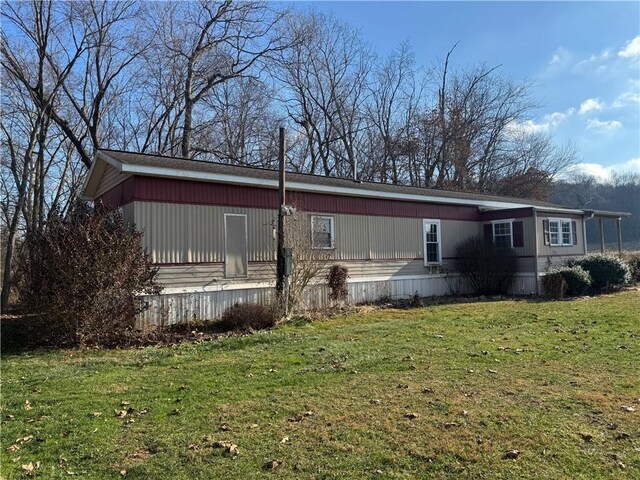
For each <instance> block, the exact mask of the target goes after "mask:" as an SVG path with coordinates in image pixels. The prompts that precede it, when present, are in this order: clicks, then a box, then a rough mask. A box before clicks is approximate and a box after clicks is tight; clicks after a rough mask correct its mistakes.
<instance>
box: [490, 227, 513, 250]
mask: <svg viewBox="0 0 640 480" xmlns="http://www.w3.org/2000/svg"><path fill="white" fill-rule="evenodd" d="M493 241H494V243H495V244H496V245H498V246H499V247H511V246H512V242H511V222H504V223H494V224H493Z"/></svg>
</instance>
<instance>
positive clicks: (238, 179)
mask: <svg viewBox="0 0 640 480" xmlns="http://www.w3.org/2000/svg"><path fill="white" fill-rule="evenodd" d="M122 172H126V173H132V174H136V173H137V174H141V175H151V176H158V177H170V178H184V179H190V180H204V181H215V182H221V183H232V184H236V185H253V186H259V187H267V188H278V180H271V179H267V178H252V177H242V176H238V175H226V174H220V173H210V172H193V171H188V170H181V169H175V168H164V167H148V166H145V165H132V164H122ZM287 189H290V190H296V191H305V192H315V193H328V194H331V193H333V194H342V195H348V196H354V197H370V198H388V199H391V200H412V201H416V202H429V203H449V204H454V205H471V206H474V207H478V206H481V207H493V208H526V207H532V206H533V205H529V204H526V203H512V202H498V201H494V200H468V199H464V198H454V197H434V196H430V195H415V194H411V193H394V192H378V191H375V190H365V189H362V190H361V189H358V188H349V187H336V186H328V185H314V184H310V183H301V182H287Z"/></svg>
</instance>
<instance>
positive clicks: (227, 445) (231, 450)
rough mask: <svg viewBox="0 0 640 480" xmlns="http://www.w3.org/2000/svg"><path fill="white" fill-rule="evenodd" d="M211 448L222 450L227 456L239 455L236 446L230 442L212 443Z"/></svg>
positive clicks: (219, 441)
mask: <svg viewBox="0 0 640 480" xmlns="http://www.w3.org/2000/svg"><path fill="white" fill-rule="evenodd" d="M212 447H213V448H223V449H224V451H225V453H227V454H229V455H238V454H239V453H240V450H239V449H238V446H237V445H236V444H235V443H233V442H230V441H229V440H218V441H215V442H213V444H212Z"/></svg>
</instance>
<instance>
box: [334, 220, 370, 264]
mask: <svg viewBox="0 0 640 480" xmlns="http://www.w3.org/2000/svg"><path fill="white" fill-rule="evenodd" d="M368 218H369V217H365V216H363V215H335V229H336V250H337V251H336V258H338V259H358V260H365V259H368V258H369V220H368Z"/></svg>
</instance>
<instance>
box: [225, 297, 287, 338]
mask: <svg viewBox="0 0 640 480" xmlns="http://www.w3.org/2000/svg"><path fill="white" fill-rule="evenodd" d="M276 322H277V315H276V312H275V311H274V309H273V308H271V307H269V306H267V305H260V304H258V303H236V304H235V305H233V306H232V307H229V308H228V309H227V310H225V312H224V314H223V315H222V318H221V319H220V320H219V321H218V322H216V326H217V327H218V328H220V329H221V330H223V331H242V332H247V331H252V330H264V329H267V328H272V327H274V326H275V325H276Z"/></svg>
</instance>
